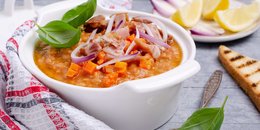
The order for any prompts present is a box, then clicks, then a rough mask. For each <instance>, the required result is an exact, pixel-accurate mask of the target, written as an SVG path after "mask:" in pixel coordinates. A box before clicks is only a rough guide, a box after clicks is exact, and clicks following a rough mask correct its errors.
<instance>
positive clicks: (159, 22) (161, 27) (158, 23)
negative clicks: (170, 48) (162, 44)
mask: <svg viewBox="0 0 260 130" xmlns="http://www.w3.org/2000/svg"><path fill="white" fill-rule="evenodd" d="M138 18H140V19H147V20H150V21H152V22H153V23H154V24H156V25H157V26H159V28H160V29H161V30H162V34H163V41H167V38H168V32H167V28H166V26H165V25H164V24H163V23H162V22H161V21H159V20H157V19H155V18H153V17H149V16H138Z"/></svg>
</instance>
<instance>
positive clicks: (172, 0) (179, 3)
mask: <svg viewBox="0 0 260 130" xmlns="http://www.w3.org/2000/svg"><path fill="white" fill-rule="evenodd" d="M166 1H167V2H168V3H169V4H171V5H172V6H174V7H175V8H180V7H183V6H184V5H185V4H186V3H187V2H188V1H187V0H166Z"/></svg>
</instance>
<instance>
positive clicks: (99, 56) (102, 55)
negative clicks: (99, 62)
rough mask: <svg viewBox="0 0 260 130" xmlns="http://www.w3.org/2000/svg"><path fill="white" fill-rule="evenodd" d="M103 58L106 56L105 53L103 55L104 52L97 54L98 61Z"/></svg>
mask: <svg viewBox="0 0 260 130" xmlns="http://www.w3.org/2000/svg"><path fill="white" fill-rule="evenodd" d="M105 56H106V53H105V52H104V51H100V52H99V53H98V59H104V58H105Z"/></svg>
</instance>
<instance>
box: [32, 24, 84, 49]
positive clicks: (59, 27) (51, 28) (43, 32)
mask: <svg viewBox="0 0 260 130" xmlns="http://www.w3.org/2000/svg"><path fill="white" fill-rule="evenodd" d="M36 25H37V24H36ZM37 26H38V28H39V29H38V30H37V32H38V34H39V37H40V39H41V40H42V41H44V42H45V43H47V44H49V45H51V46H53V47H57V48H67V47H71V46H73V45H74V44H76V43H77V42H78V41H79V39H80V33H81V32H80V29H76V28H74V27H72V26H70V25H69V24H67V23H65V22H63V21H58V20H57V21H51V22H49V23H48V24H46V25H45V26H44V27H40V26H39V25H37Z"/></svg>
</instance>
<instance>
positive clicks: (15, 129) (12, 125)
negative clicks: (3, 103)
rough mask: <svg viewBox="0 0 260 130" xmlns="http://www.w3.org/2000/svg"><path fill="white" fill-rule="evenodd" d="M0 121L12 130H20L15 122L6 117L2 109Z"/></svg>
mask: <svg viewBox="0 0 260 130" xmlns="http://www.w3.org/2000/svg"><path fill="white" fill-rule="evenodd" d="M0 119H1V120H2V121H3V122H4V123H5V124H6V125H7V126H8V128H10V129H11V130H20V128H19V127H18V126H17V125H16V124H15V123H14V121H13V120H12V119H11V118H10V117H9V116H8V115H6V113H5V112H4V111H2V110H1V109H0Z"/></svg>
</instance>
